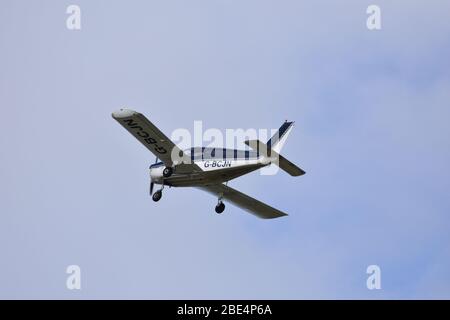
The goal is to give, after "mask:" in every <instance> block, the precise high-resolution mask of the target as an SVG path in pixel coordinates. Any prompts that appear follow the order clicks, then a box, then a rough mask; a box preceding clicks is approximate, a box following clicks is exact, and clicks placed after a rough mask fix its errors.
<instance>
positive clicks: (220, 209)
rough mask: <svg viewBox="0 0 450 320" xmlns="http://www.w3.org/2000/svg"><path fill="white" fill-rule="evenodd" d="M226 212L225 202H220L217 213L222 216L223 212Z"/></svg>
mask: <svg viewBox="0 0 450 320" xmlns="http://www.w3.org/2000/svg"><path fill="white" fill-rule="evenodd" d="M224 210H225V204H224V203H223V202H220V203H219V204H218V205H217V206H216V212H217V213H218V214H221V213H222V212H223V211H224Z"/></svg>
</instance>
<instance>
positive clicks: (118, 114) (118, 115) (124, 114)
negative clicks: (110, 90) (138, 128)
mask: <svg viewBox="0 0 450 320" xmlns="http://www.w3.org/2000/svg"><path fill="white" fill-rule="evenodd" d="M137 114H138V113H137V112H136V111H134V110H130V109H120V110H117V111H114V112H113V113H112V117H113V118H114V119H124V118H129V117H132V116H134V115H137Z"/></svg>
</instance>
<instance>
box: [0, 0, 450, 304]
mask: <svg viewBox="0 0 450 320" xmlns="http://www.w3.org/2000/svg"><path fill="white" fill-rule="evenodd" d="M71 4H76V5H78V6H79V7H80V8H81V30H69V29H67V27H66V20H67V18H68V16H69V15H68V14H67V13H66V9H67V7H68V6H69V5H71ZM371 4H376V5H378V6H379V7H380V9H381V26H382V27H381V30H372V31H370V30H368V28H367V26H366V20H367V18H368V14H367V13H366V9H367V7H368V6H369V5H371ZM449 10H450V3H447V2H444V1H437V0H432V1H414V2H412V1H406V0H397V1H384V0H383V1H381V0H377V1H361V0H345V1H331V0H328V1H326V0H318V1H288V0H282V1H274V0H272V1H268V0H258V1H257V0H245V1H229V0H212V1H211V0H208V1H207V0H193V1H181V0H180V1H175V0H170V1H137V0H135V1H106V0H105V1H100V0H95V1H83V0H75V1H61V0H58V1H56V0H42V1H22V0H14V1H12V0H2V1H1V3H0V108H1V116H2V117H1V119H2V120H3V121H2V125H1V126H0V150H1V152H0V154H1V157H0V161H1V162H0V163H1V166H0V194H1V196H0V197H1V198H0V199H1V201H0V252H1V256H0V298H2V299H54V298H56V299H449V298H450V246H449V245H450V233H449V232H448V231H449V229H450V217H449V214H450V197H449V196H448V190H449V187H450V170H449V168H448V163H450V126H449V125H448V119H450V108H449V107H450V105H449V101H450V60H449V59H448V57H449V56H450V20H449V19H448V12H449ZM122 107H127V108H131V109H135V110H138V111H140V112H142V113H143V114H145V115H146V116H147V117H148V118H149V119H150V120H151V121H152V122H153V123H154V124H156V125H157V126H158V127H159V128H160V129H161V130H162V131H163V132H165V133H166V134H167V135H169V136H170V134H171V133H172V132H173V131H174V130H176V129H179V128H186V129H188V130H193V127H194V121H197V120H200V121H202V122H203V126H204V128H217V129H220V130H223V132H225V130H226V129H227V128H244V129H245V128H267V129H272V128H278V127H279V126H280V125H281V123H282V122H283V121H284V120H285V119H289V120H293V121H295V122H296V125H295V128H294V130H293V131H292V133H291V135H290V136H289V139H288V141H287V143H286V145H285V147H284V149H283V151H282V154H283V155H284V156H285V157H286V158H288V159H290V160H291V161H293V162H294V163H296V164H297V165H298V166H300V167H301V168H302V169H304V170H305V171H306V172H307V173H306V175H304V176H302V177H298V178H294V177H291V176H289V175H287V174H286V173H284V172H281V171H280V172H279V173H278V174H277V175H272V176H263V175H260V174H259V173H258V172H254V173H252V174H249V175H247V176H244V177H241V178H239V179H237V180H233V181H231V182H230V186H232V187H233V188H237V189H239V190H240V191H242V192H245V193H247V194H249V195H251V196H253V197H255V198H257V199H260V200H263V201H264V202H266V203H268V204H269V205H272V206H274V207H276V208H278V209H280V210H282V211H285V212H287V213H289V216H288V217H285V218H282V219H275V220H261V219H258V218H256V217H254V216H253V215H250V214H248V213H246V212H244V211H242V210H241V209H239V208H237V207H235V206H233V205H231V204H227V208H226V210H225V212H224V213H223V214H222V215H217V214H216V213H215V212H214V206H215V204H216V202H217V199H215V198H214V197H212V196H211V195H209V194H207V193H203V192H202V191H199V190H196V189H191V188H186V189H184V188H171V189H165V190H164V195H163V198H162V200H161V201H160V202H158V203H157V204H156V203H154V202H153V201H152V200H151V198H150V197H149V195H148V184H149V176H148V166H149V164H151V163H153V162H154V156H153V155H152V154H151V153H149V151H148V150H147V149H145V148H144V147H142V145H140V144H139V142H138V141H137V140H135V139H134V138H133V137H132V136H131V135H130V134H128V133H127V132H126V131H125V130H124V129H123V128H122V127H120V126H119V125H118V124H117V123H116V122H115V121H114V120H113V119H112V118H111V112H113V111H115V110H117V109H119V108H122ZM70 265H78V266H79V267H80V269H81V290H69V289H68V288H67V287H66V280H67V278H68V276H69V275H68V274H67V273H66V268H67V267H68V266H70ZM370 265H377V266H379V267H380V270H381V289H378V290H377V289H375V290H369V289H368V288H367V285H366V281H367V278H368V277H369V275H368V274H367V273H366V269H367V267H368V266H370Z"/></svg>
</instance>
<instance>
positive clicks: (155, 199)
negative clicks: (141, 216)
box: [152, 190, 162, 202]
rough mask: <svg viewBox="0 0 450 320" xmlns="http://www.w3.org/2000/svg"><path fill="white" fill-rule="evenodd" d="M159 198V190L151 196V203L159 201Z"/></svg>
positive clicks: (160, 195) (160, 194)
mask: <svg viewBox="0 0 450 320" xmlns="http://www.w3.org/2000/svg"><path fill="white" fill-rule="evenodd" d="M161 197H162V192H161V190H159V191H156V192H155V193H154V194H153V196H152V199H153V201H155V202H158V201H159V200H161Z"/></svg>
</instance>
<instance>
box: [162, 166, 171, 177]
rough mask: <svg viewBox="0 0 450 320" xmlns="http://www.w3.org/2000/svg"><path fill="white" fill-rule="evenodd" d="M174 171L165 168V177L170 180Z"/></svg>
mask: <svg viewBox="0 0 450 320" xmlns="http://www.w3.org/2000/svg"><path fill="white" fill-rule="evenodd" d="M172 173H173V169H172V168H171V167H165V168H164V170H163V177H164V178H168V177H170V176H171V175H172Z"/></svg>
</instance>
